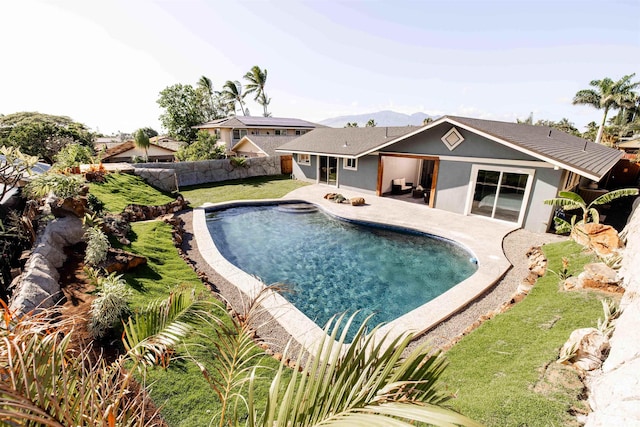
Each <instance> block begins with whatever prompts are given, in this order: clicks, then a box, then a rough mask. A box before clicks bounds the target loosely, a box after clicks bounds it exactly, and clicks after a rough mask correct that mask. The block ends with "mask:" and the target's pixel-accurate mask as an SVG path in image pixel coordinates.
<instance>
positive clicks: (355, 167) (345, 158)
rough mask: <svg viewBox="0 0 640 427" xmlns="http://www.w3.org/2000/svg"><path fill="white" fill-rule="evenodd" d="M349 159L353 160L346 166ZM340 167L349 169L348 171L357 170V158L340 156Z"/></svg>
mask: <svg viewBox="0 0 640 427" xmlns="http://www.w3.org/2000/svg"><path fill="white" fill-rule="evenodd" d="M349 160H353V162H354V164H353V166H348V165H347V162H348V161H349ZM342 169H345V170H349V171H357V170H358V159H354V158H350V157H343V158H342Z"/></svg>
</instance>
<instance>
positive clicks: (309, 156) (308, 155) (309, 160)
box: [296, 153, 311, 166]
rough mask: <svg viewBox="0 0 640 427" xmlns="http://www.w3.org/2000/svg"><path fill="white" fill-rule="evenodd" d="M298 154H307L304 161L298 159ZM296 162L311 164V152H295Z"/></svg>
mask: <svg viewBox="0 0 640 427" xmlns="http://www.w3.org/2000/svg"><path fill="white" fill-rule="evenodd" d="M300 156H307V160H306V161H302V160H300ZM296 163H297V164H299V165H305V166H309V165H310V164H311V154H309V153H296Z"/></svg>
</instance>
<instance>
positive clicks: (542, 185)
mask: <svg viewBox="0 0 640 427" xmlns="http://www.w3.org/2000/svg"><path fill="white" fill-rule="evenodd" d="M534 179H535V180H534V181H533V188H532V189H531V196H530V202H529V206H528V207H527V213H526V216H525V219H524V224H523V225H522V226H523V227H524V228H526V229H527V230H531V231H535V232H536V233H544V232H546V231H547V230H548V229H549V227H550V225H551V224H550V221H552V220H553V219H552V217H551V215H552V213H553V206H548V205H545V204H544V200H546V199H552V198H554V197H556V196H557V194H558V188H559V187H560V185H561V181H562V170H554V169H549V168H537V169H536V174H535V177H534Z"/></svg>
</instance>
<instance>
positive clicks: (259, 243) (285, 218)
mask: <svg viewBox="0 0 640 427" xmlns="http://www.w3.org/2000/svg"><path fill="white" fill-rule="evenodd" d="M292 206H294V205H282V204H276V205H273V204H268V205H257V206H241V207H233V208H224V209H216V210H213V211H210V212H209V214H208V215H207V227H208V229H209V232H210V233H211V236H212V238H213V241H214V243H215V245H216V247H217V249H218V251H219V252H220V253H221V254H222V255H223V256H224V257H225V258H226V259H227V260H228V261H229V262H230V263H231V264H233V265H234V266H236V267H238V268H240V269H241V270H243V271H245V272H247V273H249V274H253V275H255V276H257V277H259V278H260V279H261V280H262V281H263V282H265V283H267V284H270V283H284V284H286V285H287V286H288V287H289V288H290V289H291V291H292V292H291V293H287V294H284V297H285V298H286V299H287V300H289V301H290V302H291V303H293V304H294V305H295V306H296V307H297V308H298V309H299V310H300V311H302V312H303V313H304V314H305V315H306V316H307V317H309V318H310V319H312V320H314V321H315V322H316V323H317V324H318V325H320V326H323V325H324V323H326V321H327V320H328V319H329V318H330V317H331V316H332V315H334V314H336V313H341V312H345V311H346V312H349V313H353V312H355V311H356V310H360V316H361V317H364V316H367V315H369V314H373V315H374V318H373V323H374V324H375V323H380V322H390V321H392V320H394V319H396V318H398V317H400V316H402V315H404V314H406V313H408V312H410V311H411V310H413V309H415V308H417V307H419V306H422V305H423V304H425V303H427V302H428V301H431V300H433V299H434V298H436V297H438V296H439V295H441V294H442V293H444V292H446V291H447V290H449V289H450V288H452V287H454V286H455V285H457V284H458V283H460V282H462V281H463V280H465V279H467V278H468V277H469V276H471V275H472V274H473V273H474V272H475V271H476V270H477V265H476V264H475V263H474V262H472V259H473V255H472V254H471V253H470V252H469V251H467V250H466V249H465V248H464V247H462V246H461V245H458V244H456V243H454V242H452V241H450V240H446V239H442V238H437V237H435V236H432V235H428V234H426V233H420V232H415V231H411V230H408V229H400V228H397V227H388V226H381V225H376V224H371V223H362V222H355V221H344V220H340V219H337V218H335V217H332V216H329V215H327V214H326V213H324V212H322V211H317V210H315V209H311V210H312V211H313V212H309V209H306V210H305V209H299V210H298V209H291V207H292ZM301 206H302V205H301ZM306 206H312V205H306ZM283 207H284V208H285V209H283ZM292 210H293V211H294V212H299V211H305V212H306V213H304V214H301V213H291V211H292Z"/></svg>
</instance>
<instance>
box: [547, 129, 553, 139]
mask: <svg viewBox="0 0 640 427" xmlns="http://www.w3.org/2000/svg"><path fill="white" fill-rule="evenodd" d="M552 130H553V129H549V135H547V138H551V131H552Z"/></svg>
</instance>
